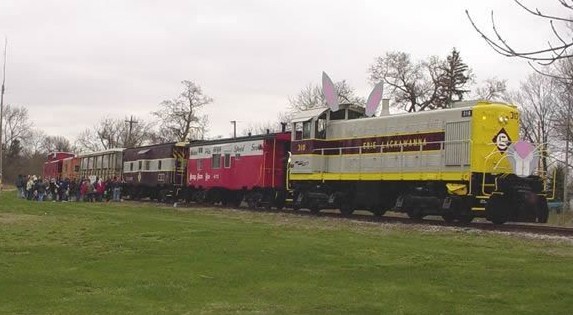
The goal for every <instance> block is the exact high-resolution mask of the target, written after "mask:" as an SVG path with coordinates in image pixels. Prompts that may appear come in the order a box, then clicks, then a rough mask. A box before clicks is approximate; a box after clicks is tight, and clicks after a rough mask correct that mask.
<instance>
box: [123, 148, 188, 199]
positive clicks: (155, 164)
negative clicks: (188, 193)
mask: <svg viewBox="0 0 573 315" xmlns="http://www.w3.org/2000/svg"><path fill="white" fill-rule="evenodd" d="M186 145H187V143H186V142H171V143H162V144H154V145H148V146H143V147H137V148H130V149H125V151H123V179H124V181H125V185H124V189H125V190H124V192H123V193H124V195H128V196H130V197H131V198H134V199H139V198H146V197H149V198H151V199H158V200H164V201H167V200H177V199H178V197H179V196H180V192H181V191H182V190H183V188H184V187H185V178H186V176H187V172H186V169H187V148H186Z"/></svg>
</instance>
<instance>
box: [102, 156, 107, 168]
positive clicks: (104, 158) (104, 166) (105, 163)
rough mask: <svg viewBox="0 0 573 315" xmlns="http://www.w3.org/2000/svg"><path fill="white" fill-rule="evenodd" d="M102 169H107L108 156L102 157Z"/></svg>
mask: <svg viewBox="0 0 573 315" xmlns="http://www.w3.org/2000/svg"><path fill="white" fill-rule="evenodd" d="M102 166H103V168H109V155H107V154H106V155H104V156H103V163H102Z"/></svg>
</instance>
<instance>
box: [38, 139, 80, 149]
mask: <svg viewBox="0 0 573 315" xmlns="http://www.w3.org/2000/svg"><path fill="white" fill-rule="evenodd" d="M42 150H43V151H44V152H73V151H74V148H73V147H72V144H71V142H70V140H68V139H67V138H66V137H63V136H47V137H44V141H42Z"/></svg>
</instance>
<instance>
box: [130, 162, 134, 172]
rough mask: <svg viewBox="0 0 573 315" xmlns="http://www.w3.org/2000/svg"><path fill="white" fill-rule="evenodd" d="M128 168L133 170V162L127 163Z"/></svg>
mask: <svg viewBox="0 0 573 315" xmlns="http://www.w3.org/2000/svg"><path fill="white" fill-rule="evenodd" d="M129 170H130V171H133V162H131V163H129Z"/></svg>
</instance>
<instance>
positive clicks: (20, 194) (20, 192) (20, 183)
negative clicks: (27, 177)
mask: <svg viewBox="0 0 573 315" xmlns="http://www.w3.org/2000/svg"><path fill="white" fill-rule="evenodd" d="M15 185H16V189H17V194H16V197H17V198H18V199H20V198H24V190H25V189H24V186H25V183H24V176H23V175H22V174H18V177H17V178H16V183H15Z"/></svg>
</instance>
